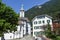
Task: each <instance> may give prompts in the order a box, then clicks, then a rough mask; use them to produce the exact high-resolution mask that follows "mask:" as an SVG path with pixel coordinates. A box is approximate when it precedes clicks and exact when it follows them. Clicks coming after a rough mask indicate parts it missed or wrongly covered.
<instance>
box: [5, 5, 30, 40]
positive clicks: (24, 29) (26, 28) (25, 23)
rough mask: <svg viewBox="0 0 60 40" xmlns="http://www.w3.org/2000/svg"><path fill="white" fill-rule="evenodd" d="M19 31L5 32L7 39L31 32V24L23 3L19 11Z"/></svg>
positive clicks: (21, 36) (20, 36)
mask: <svg viewBox="0 0 60 40" xmlns="http://www.w3.org/2000/svg"><path fill="white" fill-rule="evenodd" d="M16 27H17V31H15V32H12V33H10V32H9V33H4V38H5V39H16V38H23V37H24V36H26V35H30V34H31V24H30V21H29V20H28V18H27V17H25V11H24V8H23V5H21V9H20V12H19V18H18V26H16Z"/></svg>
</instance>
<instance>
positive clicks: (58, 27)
mask: <svg viewBox="0 0 60 40" xmlns="http://www.w3.org/2000/svg"><path fill="white" fill-rule="evenodd" d="M53 32H54V33H55V34H56V35H60V20H53Z"/></svg>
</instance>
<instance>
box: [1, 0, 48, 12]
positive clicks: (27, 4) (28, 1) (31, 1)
mask: <svg viewBox="0 0 60 40" xmlns="http://www.w3.org/2000/svg"><path fill="white" fill-rule="evenodd" d="M47 1H49V0H2V2H3V3H5V4H6V5H7V6H10V7H11V8H13V10H14V11H15V12H17V13H19V11H20V8H21V5H22V4H23V5H24V9H25V11H27V10H28V9H30V8H32V7H33V6H35V5H42V4H44V3H45V2H47Z"/></svg>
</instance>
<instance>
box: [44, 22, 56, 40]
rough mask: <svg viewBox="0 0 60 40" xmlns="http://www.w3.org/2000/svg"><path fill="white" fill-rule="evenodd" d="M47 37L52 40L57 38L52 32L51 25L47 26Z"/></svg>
mask: <svg viewBox="0 0 60 40" xmlns="http://www.w3.org/2000/svg"><path fill="white" fill-rule="evenodd" d="M45 35H46V37H48V38H51V39H55V38H56V35H55V34H54V33H53V32H52V31H51V26H50V24H49V23H48V25H47V28H46V29H45Z"/></svg>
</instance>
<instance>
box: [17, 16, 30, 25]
mask: <svg viewBox="0 0 60 40" xmlns="http://www.w3.org/2000/svg"><path fill="white" fill-rule="evenodd" d="M22 21H26V22H30V21H29V20H28V18H26V17H23V18H19V21H18V24H22Z"/></svg>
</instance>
